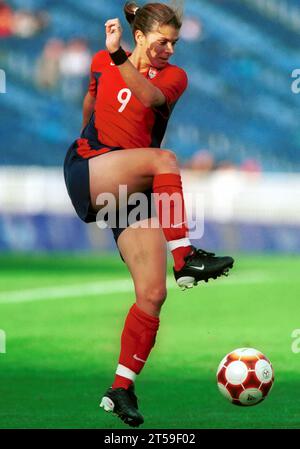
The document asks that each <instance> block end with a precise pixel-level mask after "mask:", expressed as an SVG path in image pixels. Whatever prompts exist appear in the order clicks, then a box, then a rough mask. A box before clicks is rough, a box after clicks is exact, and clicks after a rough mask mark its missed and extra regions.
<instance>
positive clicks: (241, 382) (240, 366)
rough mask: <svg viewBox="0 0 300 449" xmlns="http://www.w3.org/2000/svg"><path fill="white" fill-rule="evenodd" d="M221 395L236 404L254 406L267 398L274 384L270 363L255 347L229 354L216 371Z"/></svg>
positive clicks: (240, 349)
mask: <svg viewBox="0 0 300 449" xmlns="http://www.w3.org/2000/svg"><path fill="white" fill-rule="evenodd" d="M217 382H218V387H219V390H220V393H221V394H222V395H223V396H225V398H226V399H228V400H229V401H230V402H231V403H232V404H235V405H255V404H258V403H259V402H261V401H263V400H264V399H265V398H266V396H267V395H268V393H269V391H270V390H271V388H272V385H273V382H274V371H273V367H272V365H271V362H270V360H269V359H268V358H267V357H266V356H265V355H264V354H262V353H261V352H260V351H257V350H256V349H253V348H239V349H235V350H234V351H232V352H230V353H229V354H227V355H226V356H225V357H224V358H223V360H222V361H221V363H220V364H219V367H218V370H217Z"/></svg>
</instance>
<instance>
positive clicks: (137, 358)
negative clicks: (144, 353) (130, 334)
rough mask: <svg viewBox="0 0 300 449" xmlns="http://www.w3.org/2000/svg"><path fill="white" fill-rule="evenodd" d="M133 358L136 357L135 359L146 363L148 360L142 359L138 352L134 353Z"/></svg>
mask: <svg viewBox="0 0 300 449" xmlns="http://www.w3.org/2000/svg"><path fill="white" fill-rule="evenodd" d="M133 358H134V359H135V360H137V361H138V362H143V363H146V360H143V359H140V358H139V357H138V356H137V355H136V354H134V356H133Z"/></svg>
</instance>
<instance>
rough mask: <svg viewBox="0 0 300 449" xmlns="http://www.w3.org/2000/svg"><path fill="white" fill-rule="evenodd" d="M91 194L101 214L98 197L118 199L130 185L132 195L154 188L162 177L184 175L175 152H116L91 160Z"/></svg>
mask: <svg viewBox="0 0 300 449" xmlns="http://www.w3.org/2000/svg"><path fill="white" fill-rule="evenodd" d="M89 171H90V194H91V201H92V205H93V207H94V208H95V209H96V210H97V209H99V207H97V204H96V200H97V196H98V195H99V194H100V193H103V192H109V193H113V194H114V195H115V197H116V198H117V197H118V193H119V186H120V185H126V186H127V192H128V195H130V194H131V193H134V192H143V191H145V190H147V189H149V188H151V187H152V183H153V176H154V175H156V174H158V173H177V174H179V173H180V170H179V168H178V163H177V160H176V156H175V154H174V153H173V152H172V151H169V150H161V149H159V148H136V149H128V150H127V149H126V150H119V151H112V152H110V153H106V154H103V155H100V156H96V157H94V158H92V159H90V160H89Z"/></svg>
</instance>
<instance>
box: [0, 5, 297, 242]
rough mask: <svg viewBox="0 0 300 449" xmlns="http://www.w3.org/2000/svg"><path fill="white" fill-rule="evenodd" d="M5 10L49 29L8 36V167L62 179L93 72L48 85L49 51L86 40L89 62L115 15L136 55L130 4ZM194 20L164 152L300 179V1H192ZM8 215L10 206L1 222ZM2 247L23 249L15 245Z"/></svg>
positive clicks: (182, 52)
mask: <svg viewBox="0 0 300 449" xmlns="http://www.w3.org/2000/svg"><path fill="white" fill-rule="evenodd" d="M0 3H1V2H0ZM5 3H6V4H7V5H9V6H10V7H11V8H12V10H13V11H27V12H29V13H30V14H33V15H38V14H44V16H43V17H44V21H43V23H42V26H40V28H38V29H36V30H34V31H33V32H32V33H30V32H29V33H28V32H27V34H26V32H25V33H24V30H23V34H22V32H19V34H18V33H13V32H12V33H11V35H8V36H0V46H1V50H0V68H1V69H3V70H5V73H6V77H7V93H6V94H1V95H0V102H1V122H0V133H1V144H0V145H1V152H0V164H1V165H2V166H3V167H8V166H10V167H11V166H15V167H22V166H23V167H24V166H37V167H43V168H47V167H49V168H50V167H53V168H55V167H57V170H59V171H61V168H62V164H63V159H64V155H65V152H66V149H67V147H68V146H69V145H70V143H71V142H72V141H73V140H74V139H75V138H76V137H77V136H78V133H79V130H80V125H81V98H82V95H83V93H84V90H85V88H86V86H87V82H88V73H87V71H86V73H81V74H80V76H77V75H76V74H75V75H74V76H73V75H72V74H67V75H66V74H65V76H66V77H67V78H66V79H64V78H63V76H62V74H61V73H60V78H59V80H58V81H57V82H56V81H55V82H53V85H51V86H45V84H43V82H41V81H40V80H39V67H40V64H41V60H42V57H43V52H45V51H46V48H47V45H49V42H51V41H53V39H55V40H56V42H59V43H60V44H61V45H62V46H67V45H69V44H70V42H72V41H74V40H79V41H81V42H82V43H83V45H85V46H86V49H85V50H86V55H87V54H88V53H89V52H90V54H92V53H94V52H96V51H97V50H98V49H101V48H104V46H105V43H104V27H103V24H104V21H105V20H106V19H107V18H109V17H115V16H119V17H121V18H122V21H123V23H124V45H125V46H127V47H128V48H130V47H131V45H132V37H131V33H130V30H129V27H128V26H127V25H126V23H125V20H124V18H123V16H122V7H123V4H124V1H123V0H114V1H113V2H107V1H104V0H89V2H85V1H82V0H65V1H64V2H60V1H58V0H52V1H50V0H11V1H6V2H5ZM140 3H141V4H143V3H145V2H140ZM185 21H186V22H185V25H186V26H185V27H184V28H183V33H182V40H181V41H180V43H179V44H178V47H177V51H176V54H175V56H174V59H173V61H174V63H176V64H178V65H180V66H182V67H184V68H185V69H186V71H187V73H188V76H189V88H188V90H187V92H186V93H185V95H184V97H183V98H182V99H181V100H180V102H179V104H178V106H177V108H176V109H175V112H174V115H173V117H172V120H171V123H170V125H169V129H168V132H167V135H166V138H165V143H164V145H165V147H167V148H172V149H173V150H174V151H175V152H176V153H177V155H178V158H179V160H180V161H181V163H182V165H183V166H185V165H186V166H187V167H188V163H189V161H190V160H191V159H192V157H193V155H194V154H197V152H199V150H203V149H205V151H208V152H209V154H210V155H211V157H212V158H213V165H214V166H215V167H222V165H223V166H224V165H225V166H226V164H229V165H230V166H231V167H236V168H240V167H245V166H247V163H248V162H249V161H251V163H252V162H253V164H254V167H256V169H258V170H261V171H262V172H263V173H269V172H285V173H292V172H294V173H296V172H299V169H300V152H299V151H298V149H299V146H300V131H299V124H298V107H299V99H300V96H299V95H296V94H293V93H292V91H291V84H292V81H293V80H292V78H291V74H292V71H293V70H294V69H295V68H298V66H299V61H300V57H299V56H300V51H299V48H300V5H299V1H298V0H244V1H241V0H187V1H186V5H185ZM46 59H47V58H46ZM46 72H47V70H46ZM72 76H73V77H72ZM72 92H74V95H72ZM18 170H19V168H18ZM14 173H15V172H14ZM18 173H20V174H21V173H22V171H19V172H18ZM45 182H46V181H45ZM3 187H4V189H5V186H3ZM1 188H2V187H1ZM7 213H8V210H7V209H5V207H2V209H1V214H2V215H1V217H2V218H1V220H4V218H3V217H5V219H7ZM53 213H54V212H53ZM70 213H72V212H70V211H69V212H68V214H69V215H70ZM2 226H4V225H3V221H2ZM78 226H80V225H79V224H78ZM83 240H84V239H83ZM46 246H47V245H46ZM0 247H2V249H3V248H6V249H7V248H15V246H14V245H13V244H10V243H7V241H6V243H3V242H2V244H1V243H0ZM32 247H33V248H34V247H35V246H34V245H33V246H32ZM54 247H55V245H54ZM87 247H88V245H87ZM25 248H27V246H26V245H25ZM28 248H31V246H30V245H29V246H28ZM42 248H43V245H42ZM289 248H290V246H289Z"/></svg>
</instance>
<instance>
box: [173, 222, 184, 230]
mask: <svg viewBox="0 0 300 449" xmlns="http://www.w3.org/2000/svg"><path fill="white" fill-rule="evenodd" d="M183 224H186V221H183V222H182V223H179V224H176V225H171V228H179V226H182V225H183Z"/></svg>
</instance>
